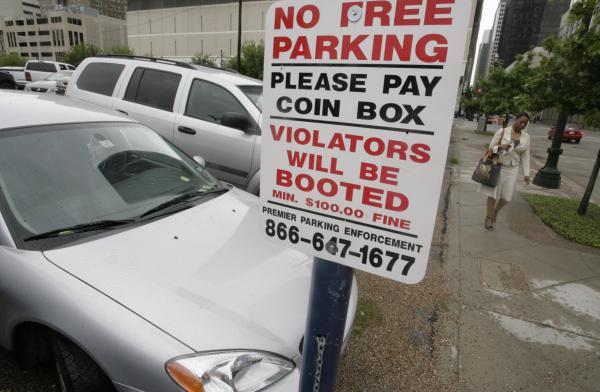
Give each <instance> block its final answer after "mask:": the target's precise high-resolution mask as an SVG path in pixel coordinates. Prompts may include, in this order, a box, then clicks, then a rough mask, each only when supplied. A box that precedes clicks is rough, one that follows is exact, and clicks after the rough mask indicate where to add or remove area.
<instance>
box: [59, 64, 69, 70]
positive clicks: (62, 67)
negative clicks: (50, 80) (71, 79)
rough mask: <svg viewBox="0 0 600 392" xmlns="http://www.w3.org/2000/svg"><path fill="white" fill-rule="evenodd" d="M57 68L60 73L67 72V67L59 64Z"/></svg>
mask: <svg viewBox="0 0 600 392" xmlns="http://www.w3.org/2000/svg"><path fill="white" fill-rule="evenodd" d="M59 67H60V69H61V71H66V70H67V66H66V65H64V64H59Z"/></svg>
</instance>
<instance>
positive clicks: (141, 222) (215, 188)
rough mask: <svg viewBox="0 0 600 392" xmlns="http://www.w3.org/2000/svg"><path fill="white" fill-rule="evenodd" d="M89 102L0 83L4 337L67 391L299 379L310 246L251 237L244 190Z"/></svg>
mask: <svg viewBox="0 0 600 392" xmlns="http://www.w3.org/2000/svg"><path fill="white" fill-rule="evenodd" d="M90 106H91V105H84V104H82V103H81V102H76V101H73V100H70V99H67V98H65V97H60V96H52V97H50V96H48V95H44V94H39V95H34V94H25V93H19V92H2V93H0V118H2V119H3V121H2V122H0V298H1V300H0V346H2V347H4V348H7V349H9V350H12V351H14V352H15V353H16V356H17V358H19V359H20V361H21V363H23V364H27V365H30V366H33V365H36V364H37V363H39V362H40V361H44V360H45V359H49V360H52V361H53V362H54V363H55V365H56V366H55V367H56V372H57V377H58V380H59V386H60V389H61V391H66V392H110V391H121V392H125V391H126V392H133V391H138V392H143V391H156V392H181V391H182V390H187V391H217V390H218V391H247V392H252V391H258V390H261V391H288V392H289V391H297V390H298V381H299V371H298V367H297V365H298V364H299V363H300V362H299V361H300V360H301V352H300V351H301V341H302V336H303V332H304V325H305V317H306V311H307V303H308V297H309V287H310V275H311V264H312V263H311V260H310V259H309V258H308V257H307V256H306V255H304V254H302V253H300V252H297V251H294V250H290V249H286V248H283V247H280V246H279V245H277V244H274V243H270V242H268V241H266V240H265V239H264V238H263V234H262V231H261V230H257V222H258V221H259V219H260V215H261V214H260V210H259V201H258V199H257V198H256V197H255V196H253V195H251V194H249V193H246V192H244V191H242V190H239V189H236V188H233V187H231V186H226V185H225V184H223V183H221V182H219V181H218V180H217V179H215V178H214V177H213V176H212V175H211V174H209V173H208V172H207V170H206V169H205V168H204V167H203V166H201V165H200V164H199V163H197V161H196V160H194V159H192V158H190V157H189V156H187V155H185V154H184V153H183V152H182V151H181V150H179V149H177V148H176V147H174V146H172V145H171V144H170V143H169V142H167V141H165V140H164V138H162V137H161V136H160V135H158V134H156V133H155V132H154V131H152V130H150V129H149V128H148V127H146V126H144V125H142V124H140V123H138V122H135V121H132V120H129V119H126V118H123V117H122V116H116V115H114V114H111V113H109V112H96V111H94V110H91V109H90ZM32 108H35V110H32ZM198 160H199V159H198ZM356 300H357V292H356V282H355V281H354V282H353V288H352V295H351V300H350V313H349V317H348V320H347V323H346V331H345V336H346V337H347V336H348V334H349V331H350V326H351V324H352V321H353V315H354V312H355V310H356ZM191 384H193V385H195V389H191V388H192V387H191V386H190V385H191Z"/></svg>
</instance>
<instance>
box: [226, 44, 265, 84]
mask: <svg viewBox="0 0 600 392" xmlns="http://www.w3.org/2000/svg"><path fill="white" fill-rule="evenodd" d="M264 58H265V44H264V42H262V41H261V42H260V43H259V44H256V43H254V42H245V43H244V44H243V45H242V62H241V64H240V65H241V66H240V73H241V74H243V75H246V76H250V77H252V78H256V79H260V80H262V78H263V64H264ZM227 68H231V69H235V70H237V69H238V58H237V56H235V57H232V58H231V59H230V60H229V62H228V63H227Z"/></svg>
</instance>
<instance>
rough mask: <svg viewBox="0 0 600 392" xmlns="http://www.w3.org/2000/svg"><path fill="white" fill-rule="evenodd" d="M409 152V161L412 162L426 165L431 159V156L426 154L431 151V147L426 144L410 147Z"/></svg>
mask: <svg viewBox="0 0 600 392" xmlns="http://www.w3.org/2000/svg"><path fill="white" fill-rule="evenodd" d="M410 151H412V154H411V156H410V159H412V161H413V162H416V163H427V162H429V160H430V159H431V156H430V155H429V154H428V153H429V152H430V151H431V147H429V146H428V145H427V144H414V145H412V146H411V147H410Z"/></svg>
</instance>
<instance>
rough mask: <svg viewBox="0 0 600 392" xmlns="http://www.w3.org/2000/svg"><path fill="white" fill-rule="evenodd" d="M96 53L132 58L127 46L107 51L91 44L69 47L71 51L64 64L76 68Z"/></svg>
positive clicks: (130, 50) (131, 52)
mask: <svg viewBox="0 0 600 392" xmlns="http://www.w3.org/2000/svg"><path fill="white" fill-rule="evenodd" d="M98 53H109V54H120V55H126V56H132V55H133V54H134V53H133V49H131V48H129V47H127V46H115V47H113V48H108V49H100V48H98V47H96V46H94V45H91V44H79V45H75V46H72V47H71V50H69V52H68V53H67V54H66V56H65V62H67V63H69V64H72V65H74V66H76V67H77V66H78V65H79V63H81V62H82V61H83V60H85V59H86V58H88V57H94V56H95V55H97V54H98Z"/></svg>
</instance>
